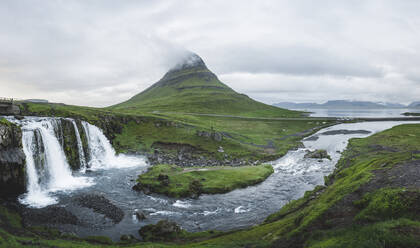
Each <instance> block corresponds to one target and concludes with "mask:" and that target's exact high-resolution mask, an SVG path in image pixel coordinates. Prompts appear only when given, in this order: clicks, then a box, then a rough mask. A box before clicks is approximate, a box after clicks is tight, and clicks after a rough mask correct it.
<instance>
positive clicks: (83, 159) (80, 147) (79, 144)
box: [69, 119, 86, 172]
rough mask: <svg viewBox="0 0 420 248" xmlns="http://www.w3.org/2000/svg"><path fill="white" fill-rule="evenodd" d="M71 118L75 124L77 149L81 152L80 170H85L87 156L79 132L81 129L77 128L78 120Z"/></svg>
mask: <svg viewBox="0 0 420 248" xmlns="http://www.w3.org/2000/svg"><path fill="white" fill-rule="evenodd" d="M69 120H70V121H71V123H72V124H73V127H74V132H75V134H76V140H77V149H78V152H79V161H80V170H81V171H83V172H84V171H86V156H85V152H84V151H83V144H82V139H81V138H80V133H79V129H78V128H77V124H76V121H75V120H73V119H69Z"/></svg>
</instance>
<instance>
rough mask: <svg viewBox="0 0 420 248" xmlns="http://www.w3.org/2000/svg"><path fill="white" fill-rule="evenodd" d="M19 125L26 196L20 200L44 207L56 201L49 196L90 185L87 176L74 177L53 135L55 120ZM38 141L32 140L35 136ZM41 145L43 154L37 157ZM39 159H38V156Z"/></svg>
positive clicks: (35, 121) (55, 125)
mask: <svg viewBox="0 0 420 248" xmlns="http://www.w3.org/2000/svg"><path fill="white" fill-rule="evenodd" d="M20 124H21V125H22V131H23V135H22V137H23V138H22V143H23V148H24V153H25V155H26V168H27V178H28V188H27V193H26V194H24V195H23V196H22V197H21V198H20V200H21V202H22V203H24V204H28V205H30V206H33V207H44V206H47V205H50V204H53V203H55V202H57V199H56V198H55V197H53V196H51V194H50V193H52V192H55V191H63V190H71V189H77V188H81V187H86V186H89V185H91V184H92V183H91V180H90V179H89V178H87V177H74V176H73V175H72V171H71V169H70V166H69V164H68V163H67V160H66V157H65V155H64V151H63V148H62V146H61V145H60V143H59V140H58V138H57V136H56V133H55V128H57V126H59V125H57V120H55V119H53V118H44V119H32V120H31V119H30V120H25V121H24V122H21V123H20ZM35 134H37V135H39V137H38V138H36V136H37V135H35ZM40 141H41V142H42V146H43V147H42V150H43V154H39V152H40V150H41V147H40ZM40 156H42V157H40Z"/></svg>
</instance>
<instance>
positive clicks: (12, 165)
mask: <svg viewBox="0 0 420 248" xmlns="http://www.w3.org/2000/svg"><path fill="white" fill-rule="evenodd" d="M25 182H26V180H25V153H24V152H23V149H22V131H21V129H20V128H19V127H18V126H16V125H14V124H12V123H10V122H9V121H7V120H6V119H0V197H9V196H17V195H19V194H22V193H24V192H25V188H26V187H25Z"/></svg>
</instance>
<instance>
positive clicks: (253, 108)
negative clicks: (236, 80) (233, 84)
mask: <svg viewBox="0 0 420 248" xmlns="http://www.w3.org/2000/svg"><path fill="white" fill-rule="evenodd" d="M110 108H111V109H113V110H118V111H123V112H138V113H141V112H155V111H159V112H178V113H200V114H219V115H238V116H254V117H288V116H299V115H300V113H299V112H295V111H289V110H285V109H281V108H278V107H274V106H270V105H267V104H264V103H261V102H257V101H255V100H253V99H251V98H249V97H248V96H247V95H245V94H239V93H237V92H236V91H234V90H233V89H231V88H230V87H229V86H227V85H226V84H224V83H222V82H220V80H219V79H218V78H217V76H216V75H215V74H214V73H213V72H211V71H210V70H209V69H208V68H207V66H206V64H205V63H204V61H203V60H202V59H201V58H200V57H199V56H198V55H196V54H193V53H191V54H189V55H188V56H186V57H185V58H184V59H183V60H182V61H181V62H180V63H178V64H177V65H176V66H175V67H173V68H172V69H171V70H169V71H168V72H167V73H166V74H165V75H164V76H163V78H162V79H160V80H159V81H158V82H157V83H155V84H153V85H152V86H150V87H149V88H148V89H146V90H144V91H143V92H141V93H139V94H137V95H135V96H133V97H132V98H131V99H129V100H128V101H125V102H123V103H120V104H117V105H114V106H111V107H110Z"/></svg>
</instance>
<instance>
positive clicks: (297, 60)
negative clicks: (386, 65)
mask: <svg viewBox="0 0 420 248" xmlns="http://www.w3.org/2000/svg"><path fill="white" fill-rule="evenodd" d="M220 60H221V61H220V63H219V64H220V65H225V66H223V67H220V66H219V67H217V69H218V71H221V72H222V73H232V72H251V73H280V74H296V75H337V76H355V77H381V76H383V71H382V69H381V68H379V67H377V66H374V65H371V64H369V63H368V62H367V61H363V60H361V59H358V58H354V57H342V56H340V55H338V54H332V53H331V52H330V51H328V50H327V48H324V49H321V48H314V47H307V46H288V47H284V46H278V47H275V46H272V47H266V46H263V45H254V46H252V45H251V46H248V47H247V46H241V45H239V46H234V47H231V48H227V49H226V50H225V55H224V56H222V57H220Z"/></svg>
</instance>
